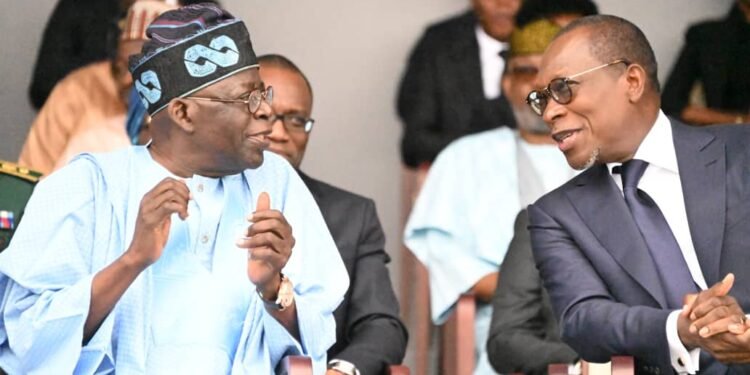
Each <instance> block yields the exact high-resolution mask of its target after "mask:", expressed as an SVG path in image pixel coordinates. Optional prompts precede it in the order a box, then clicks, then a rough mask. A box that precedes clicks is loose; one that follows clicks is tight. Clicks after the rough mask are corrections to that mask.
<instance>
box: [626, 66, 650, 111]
mask: <svg viewBox="0 0 750 375" xmlns="http://www.w3.org/2000/svg"><path fill="white" fill-rule="evenodd" d="M624 79H625V84H626V85H627V95H628V100H629V101H630V102H631V103H636V102H638V101H640V100H641V99H642V98H643V94H644V93H645V91H646V85H648V74H647V73H646V70H645V69H643V67H642V66H640V65H639V64H630V65H628V67H627V68H625V73H624Z"/></svg>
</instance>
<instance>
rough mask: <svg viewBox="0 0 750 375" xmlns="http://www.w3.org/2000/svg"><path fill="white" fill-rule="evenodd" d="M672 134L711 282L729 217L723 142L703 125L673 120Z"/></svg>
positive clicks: (695, 233) (700, 254)
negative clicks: (688, 125) (686, 124)
mask: <svg viewBox="0 0 750 375" xmlns="http://www.w3.org/2000/svg"><path fill="white" fill-rule="evenodd" d="M672 138H673V139H674V146H675V151H676V153H677V164H678V166H679V169H680V182H681V183H682V192H683V195H684V199H685V210H686V211H687V218H688V224H689V227H690V236H691V237H692V240H693V246H694V247H695V253H696V255H697V256H698V262H699V263H700V266H701V271H702V272H703V277H704V278H705V279H706V283H707V284H708V286H711V285H712V284H714V283H716V282H718V281H719V277H720V275H719V259H720V256H721V247H722V242H723V241H722V240H723V238H724V225H725V219H726V150H725V145H724V142H722V141H721V140H719V139H718V138H716V137H714V136H713V135H712V134H710V133H708V132H706V131H702V130H700V129H695V128H690V127H687V126H685V125H683V124H680V123H678V122H676V121H674V120H672Z"/></svg>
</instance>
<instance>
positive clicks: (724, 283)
mask: <svg viewBox="0 0 750 375" xmlns="http://www.w3.org/2000/svg"><path fill="white" fill-rule="evenodd" d="M732 286H734V274H733V273H728V274H727V275H726V276H724V280H721V283H719V289H718V291H717V295H719V296H725V295H727V294H729V290H730V289H732Z"/></svg>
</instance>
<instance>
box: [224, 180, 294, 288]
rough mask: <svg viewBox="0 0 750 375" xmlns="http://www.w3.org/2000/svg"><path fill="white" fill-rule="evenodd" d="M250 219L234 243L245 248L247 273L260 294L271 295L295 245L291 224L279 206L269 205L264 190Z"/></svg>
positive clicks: (279, 280) (278, 282)
mask: <svg viewBox="0 0 750 375" xmlns="http://www.w3.org/2000/svg"><path fill="white" fill-rule="evenodd" d="M255 208H256V209H255V212H254V213H253V214H252V215H251V216H250V217H249V218H248V220H249V221H250V222H251V223H252V224H250V226H249V227H248V229H247V233H246V237H245V238H242V239H240V240H238V241H237V246H238V247H240V248H243V249H247V252H248V253H247V255H248V257H247V259H248V260H247V277H248V278H249V279H250V281H251V282H252V283H253V284H255V286H256V287H257V288H258V290H259V291H261V293H263V296H264V297H265V298H267V299H273V298H274V297H275V296H276V293H277V292H278V289H279V284H280V282H281V278H280V273H281V270H282V269H283V268H284V266H286V263H287V262H288V261H289V257H290V256H291V255H292V248H293V247H294V243H295V240H294V236H293V235H292V227H291V226H290V225H289V223H288V222H287V221H286V218H284V215H283V214H282V213H281V212H280V211H278V210H272V209H271V199H270V197H269V196H268V194H267V193H265V192H263V193H261V194H260V195H259V196H258V202H257V204H256V207H255Z"/></svg>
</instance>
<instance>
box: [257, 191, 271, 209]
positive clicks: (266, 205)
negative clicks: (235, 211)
mask: <svg viewBox="0 0 750 375" xmlns="http://www.w3.org/2000/svg"><path fill="white" fill-rule="evenodd" d="M270 209H271V197H270V196H268V193H266V192H265V191H264V192H262V193H260V195H259V196H258V203H257V204H256V205H255V211H266V210H270Z"/></svg>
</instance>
